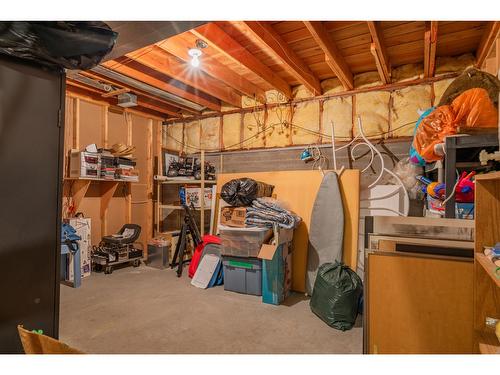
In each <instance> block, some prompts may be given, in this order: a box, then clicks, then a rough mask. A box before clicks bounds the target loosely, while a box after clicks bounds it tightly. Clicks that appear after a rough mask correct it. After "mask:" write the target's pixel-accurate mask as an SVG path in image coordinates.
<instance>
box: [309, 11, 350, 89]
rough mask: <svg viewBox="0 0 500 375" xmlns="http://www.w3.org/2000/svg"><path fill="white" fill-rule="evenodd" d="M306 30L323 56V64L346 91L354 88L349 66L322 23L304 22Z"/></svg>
mask: <svg viewBox="0 0 500 375" xmlns="http://www.w3.org/2000/svg"><path fill="white" fill-rule="evenodd" d="M304 24H305V25H306V27H307V29H308V30H309V32H310V33H311V35H312V36H313V38H314V40H315V41H316V43H317V44H318V45H319V47H320V48H321V50H322V51H323V52H324V54H325V62H326V63H327V64H328V66H329V67H330V69H331V70H332V71H333V72H334V73H335V75H336V76H337V78H338V79H339V80H340V82H341V83H342V86H344V87H345V89H346V90H352V89H353V88H354V80H353V76H352V72H351V70H350V69H349V66H348V65H347V63H346V62H345V60H344V57H343V56H342V54H341V53H340V51H339V49H338V48H337V46H336V45H335V43H334V42H333V40H332V39H331V38H330V36H329V35H328V33H327V31H326V29H325V27H324V25H323V22H321V21H305V22H304Z"/></svg>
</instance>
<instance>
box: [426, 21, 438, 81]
mask: <svg viewBox="0 0 500 375" xmlns="http://www.w3.org/2000/svg"><path fill="white" fill-rule="evenodd" d="M437 33H438V22H437V21H430V22H426V24H425V34H424V77H426V78H428V77H434V72H435V71H436V47H437Z"/></svg>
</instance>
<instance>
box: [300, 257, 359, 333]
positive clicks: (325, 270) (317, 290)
mask: <svg viewBox="0 0 500 375" xmlns="http://www.w3.org/2000/svg"><path fill="white" fill-rule="evenodd" d="M362 293H363V283H362V281H361V278H360V277H359V276H358V275H357V274H356V272H354V271H352V270H351V269H350V268H349V267H348V266H346V265H345V264H344V263H341V262H337V261H336V262H335V263H324V264H322V265H321V266H320V267H319V269H318V274H317V276H316V281H315V283H314V289H313V294H312V297H311V301H310V302H309V306H310V307H311V310H312V312H313V313H315V314H316V315H317V316H319V317H320V318H321V320H323V321H324V322H325V323H326V324H328V325H329V326H331V327H333V328H336V329H340V330H342V331H346V330H348V329H351V328H352V326H353V325H354V322H355V321H356V317H357V315H358V307H359V299H360V297H361V294H362Z"/></svg>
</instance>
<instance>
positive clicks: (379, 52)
mask: <svg viewBox="0 0 500 375" xmlns="http://www.w3.org/2000/svg"><path fill="white" fill-rule="evenodd" d="M367 24H368V29H369V30H370V35H371V37H372V43H371V44H370V52H371V54H372V55H373V58H374V59H375V64H376V65H377V71H378V74H379V75H380V79H381V80H382V82H383V83H385V84H388V83H391V63H390V61H389V56H388V55H387V49H386V48H385V44H384V41H383V39H382V32H381V30H380V27H379V24H378V23H377V22H375V21H368V22H367Z"/></svg>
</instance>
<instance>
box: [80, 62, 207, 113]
mask: <svg viewBox="0 0 500 375" xmlns="http://www.w3.org/2000/svg"><path fill="white" fill-rule="evenodd" d="M80 74H81V75H84V76H86V77H89V78H92V79H96V80H98V81H100V82H105V83H107V84H110V85H114V86H118V87H123V88H124V89H128V90H129V91H132V92H134V93H136V94H139V95H141V96H144V97H146V98H150V99H153V100H156V101H157V102H159V103H162V104H163V105H165V106H168V107H170V108H176V109H177V110H178V111H179V110H182V111H185V112H188V113H192V114H197V115H199V114H201V112H200V111H197V110H195V109H192V108H189V107H187V106H184V105H182V104H179V103H174V102H171V101H169V100H165V99H162V98H159V97H157V96H154V95H152V94H150V93H148V92H146V91H143V90H139V89H137V88H135V87H132V86H129V85H127V84H125V83H123V82H120V81H118V80H115V79H111V78H109V77H105V76H103V75H102V74H99V73H96V72H93V71H91V70H88V71H81V72H80ZM108 94H111V93H108ZM105 95H107V94H105Z"/></svg>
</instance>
